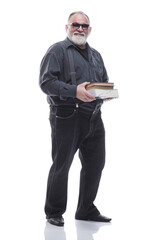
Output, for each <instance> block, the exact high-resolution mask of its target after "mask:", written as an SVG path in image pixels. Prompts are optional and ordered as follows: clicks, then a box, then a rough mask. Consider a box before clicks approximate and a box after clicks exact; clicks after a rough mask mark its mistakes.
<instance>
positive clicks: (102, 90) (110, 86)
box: [86, 82, 118, 99]
mask: <svg viewBox="0 0 160 240" xmlns="http://www.w3.org/2000/svg"><path fill="white" fill-rule="evenodd" d="M86 90H87V91H88V92H89V93H91V94H92V95H94V96H95V97H96V98H100V99H107V98H118V90H117V89H114V83H103V82H93V83H89V84H88V85H86Z"/></svg>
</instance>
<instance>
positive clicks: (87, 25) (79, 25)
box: [69, 22, 89, 29]
mask: <svg viewBox="0 0 160 240" xmlns="http://www.w3.org/2000/svg"><path fill="white" fill-rule="evenodd" d="M69 25H71V26H72V27H73V28H74V29H78V28H80V27H82V29H88V28H89V24H85V23H84V24H80V23H77V22H73V23H69Z"/></svg>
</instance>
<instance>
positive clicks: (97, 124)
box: [40, 12, 111, 226]
mask: <svg viewBox="0 0 160 240" xmlns="http://www.w3.org/2000/svg"><path fill="white" fill-rule="evenodd" d="M66 32H67V38H66V39H65V40H64V41H61V42H58V43H56V44H54V45H52V46H51V47H50V48H49V49H48V51H47V53H46V54H45V56H44V58H43V60H42V63H41V69H40V87H41V89H42V90H43V92H44V93H45V94H47V98H48V102H49V104H50V124H51V130H52V159H53V165H52V166H51V169H50V172H49V177H48V186H47V195H46V203H45V213H46V218H47V219H48V222H49V223H51V224H53V225H57V226H63V225H64V219H63V216H62V215H63V213H64V212H65V211H66V204H67V183H68V172H69V169H70V166H71V163H72V160H73V157H74V155H75V153H76V151H77V150H78V149H79V157H80V160H81V164H82V169H81V176H80V190H79V200H78V206H77V211H76V214H75V218H76V219H79V220H89V221H98V222H110V221H111V219H110V218H107V217H104V216H102V215H101V214H100V212H99V211H98V209H97V208H96V206H95V205H94V203H93V202H94V200H95V198H96V194H97V191H98V186H99V182H100V178H101V173H102V170H103V167H104V163H105V132H104V126H103V122H102V119H101V111H100V108H101V105H102V103H103V100H100V99H99V100H98V99H96V98H95V97H94V96H93V95H91V94H90V93H89V92H88V91H86V89H85V86H86V85H87V84H88V83H89V82H108V76H107V72H106V69H105V67H104V63H103V60H102V58H101V55H100V54H99V53H98V52H97V51H96V50H95V49H93V48H91V47H90V46H89V45H88V43H87V42H86V40H87V37H88V36H89V34H90V32H91V27H90V21H89V18H88V16H87V15H86V14H85V13H83V12H74V13H71V14H70V16H69V19H68V24H67V25H66ZM68 49H70V50H71V54H72V57H73V59H74V60H73V61H74V68H75V72H76V83H75V82H74V81H73V76H71V75H72V74H70V72H71V70H70V67H71V62H70V61H71V59H69V56H68Z"/></svg>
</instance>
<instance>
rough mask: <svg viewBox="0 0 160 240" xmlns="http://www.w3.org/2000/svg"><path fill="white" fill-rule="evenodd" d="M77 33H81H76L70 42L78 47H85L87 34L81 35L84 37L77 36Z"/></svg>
mask: <svg viewBox="0 0 160 240" xmlns="http://www.w3.org/2000/svg"><path fill="white" fill-rule="evenodd" d="M76 33H79V32H74V34H73V36H72V37H70V40H71V41H72V42H73V43H74V44H76V45H78V46H82V45H85V44H86V40H87V37H86V35H85V33H81V34H83V36H80V35H78V36H77V35H76Z"/></svg>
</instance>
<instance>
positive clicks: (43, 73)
mask: <svg viewBox="0 0 160 240" xmlns="http://www.w3.org/2000/svg"><path fill="white" fill-rule="evenodd" d="M60 72H61V67H60V64H59V62H58V60H57V56H56V54H55V53H48V54H46V55H45V57H44V58H43V60H42V63H41V67H40V77H39V83H40V87H41V89H42V91H43V92H44V93H45V94H47V95H49V96H59V97H60V99H61V100H63V99H66V97H73V98H75V97H76V86H75V85H71V84H67V83H65V82H62V81H59V75H60Z"/></svg>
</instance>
